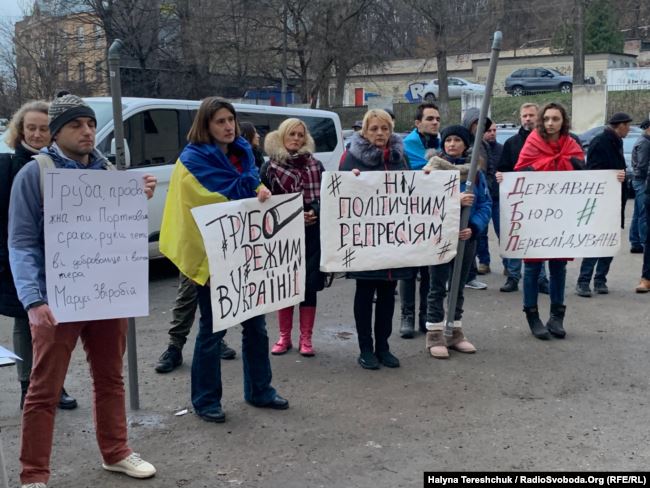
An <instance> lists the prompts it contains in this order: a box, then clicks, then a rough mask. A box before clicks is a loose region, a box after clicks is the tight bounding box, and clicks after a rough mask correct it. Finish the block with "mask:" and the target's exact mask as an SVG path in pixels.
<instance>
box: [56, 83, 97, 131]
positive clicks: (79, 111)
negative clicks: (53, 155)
mask: <svg viewBox="0 0 650 488" xmlns="http://www.w3.org/2000/svg"><path fill="white" fill-rule="evenodd" d="M79 117H90V118H91V119H93V120H94V121H95V123H97V117H95V112H94V111H93V109H92V108H90V106H89V105H88V104H87V103H86V102H84V101H83V100H82V99H81V98H79V97H78V96H76V95H71V94H69V93H67V94H65V95H63V96H61V97H58V98H55V99H54V100H53V101H52V103H51V104H50V109H49V110H48V118H49V121H50V123H49V125H50V134H51V135H52V137H54V135H55V134H56V133H57V132H59V131H60V130H61V127H63V126H64V125H65V124H67V123H68V122H70V121H72V120H74V119H77V118H79Z"/></svg>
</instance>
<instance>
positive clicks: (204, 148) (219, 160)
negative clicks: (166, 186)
mask: <svg viewBox="0 0 650 488" xmlns="http://www.w3.org/2000/svg"><path fill="white" fill-rule="evenodd" d="M228 151H229V152H232V153H233V154H235V155H236V156H237V157H238V158H239V161H240V163H241V166H242V172H241V173H240V172H239V171H237V169H236V168H235V167H234V166H233V164H232V163H231V162H230V160H229V159H228V157H227V156H226V155H225V154H224V153H223V151H221V149H220V148H219V147H218V146H216V145H215V144H188V145H187V146H185V149H183V152H182V153H181V155H180V156H179V159H180V160H181V162H182V163H183V164H184V165H185V167H186V168H187V170H188V171H189V172H190V173H192V175H193V176H194V177H195V178H196V179H197V180H198V181H199V183H200V184H201V185H202V186H203V187H204V188H206V189H207V190H209V191H211V192H215V193H220V194H221V195H223V196H225V197H226V198H228V200H241V199H242V198H252V197H254V196H255V195H256V193H255V190H256V189H257V187H258V186H259V184H260V178H259V173H258V172H257V167H256V166H255V157H254V156H253V150H252V149H251V146H250V144H249V143H248V141H246V139H244V138H243V137H241V136H240V137H237V138H236V139H235V140H234V141H233V143H232V144H229V145H228Z"/></svg>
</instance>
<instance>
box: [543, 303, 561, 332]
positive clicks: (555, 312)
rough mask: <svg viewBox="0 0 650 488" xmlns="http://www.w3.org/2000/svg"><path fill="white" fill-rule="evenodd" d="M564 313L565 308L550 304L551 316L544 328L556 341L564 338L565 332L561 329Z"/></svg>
mask: <svg viewBox="0 0 650 488" xmlns="http://www.w3.org/2000/svg"><path fill="white" fill-rule="evenodd" d="M564 312H566V307H565V306H564V305H557V304H555V303H551V316H550V317H549V318H548V322H547V323H546V327H547V328H548V331H549V332H550V333H551V334H553V335H554V336H555V337H557V338H558V339H564V337H565V336H566V331H565V330H564V327H563V322H564Z"/></svg>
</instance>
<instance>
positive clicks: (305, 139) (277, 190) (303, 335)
mask: <svg viewBox="0 0 650 488" xmlns="http://www.w3.org/2000/svg"><path fill="white" fill-rule="evenodd" d="M264 150H265V152H266V154H267V155H268V156H269V164H268V170H267V173H266V178H267V180H268V182H269V185H270V189H271V193H273V194H274V195H281V194H285V193H301V194H302V199H303V206H304V211H305V213H304V216H305V255H306V273H307V276H306V281H305V300H304V301H303V302H302V303H300V312H299V314H300V342H299V351H300V354H302V355H303V356H307V357H311V356H313V355H314V348H313V345H312V340H311V339H312V333H313V330H314V322H315V319H316V294H317V292H319V291H320V290H322V289H323V286H324V275H323V273H321V272H320V271H319V270H318V266H319V263H320V226H319V223H318V214H319V210H320V183H321V175H322V173H323V170H324V169H323V165H322V164H321V162H320V161H318V160H317V159H315V158H314V157H313V156H312V153H313V152H314V140H313V139H312V137H311V135H310V134H309V130H308V129H307V126H306V125H305V123H304V122H303V121H302V120H300V119H295V118H291V119H287V120H285V121H284V122H282V124H280V127H278V130H276V131H273V132H271V133H269V134H267V136H266V139H265V140H264ZM278 324H279V328H280V338H279V339H278V341H277V342H276V343H275V345H274V346H273V348H272V349H271V354H276V355H278V354H284V353H286V352H287V351H288V350H289V349H291V347H292V342H291V329H292V328H293V307H287V308H283V309H282V310H278Z"/></svg>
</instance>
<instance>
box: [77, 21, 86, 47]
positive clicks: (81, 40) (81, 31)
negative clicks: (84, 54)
mask: <svg viewBox="0 0 650 488" xmlns="http://www.w3.org/2000/svg"><path fill="white" fill-rule="evenodd" d="M84 42H85V39H84V28H83V26H82V25H80V26H79V27H77V43H78V44H79V47H83V45H84Z"/></svg>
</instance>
